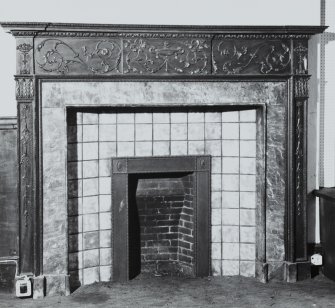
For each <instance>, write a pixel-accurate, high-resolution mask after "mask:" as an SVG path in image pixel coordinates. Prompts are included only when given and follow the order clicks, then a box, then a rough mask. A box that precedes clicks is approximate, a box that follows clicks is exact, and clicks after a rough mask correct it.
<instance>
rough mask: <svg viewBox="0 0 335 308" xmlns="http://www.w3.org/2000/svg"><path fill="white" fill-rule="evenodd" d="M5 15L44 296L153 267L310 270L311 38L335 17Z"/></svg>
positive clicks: (22, 185)
mask: <svg viewBox="0 0 335 308" xmlns="http://www.w3.org/2000/svg"><path fill="white" fill-rule="evenodd" d="M3 27H4V28H6V29H9V30H10V31H11V33H12V34H13V35H14V36H15V37H16V39H17V76H16V83H17V89H16V98H17V101H18V113H19V129H18V133H19V136H18V138H19V150H18V151H19V161H20V168H19V172H20V182H19V191H20V230H21V231H20V232H21V233H20V261H19V273H21V274H27V275H30V276H32V277H33V279H34V294H35V297H38V296H42V295H43V294H44V293H43V292H44V288H45V290H46V294H55V293H58V294H59V293H61V294H65V293H67V292H68V291H69V289H70V286H71V287H76V286H79V285H85V284H89V283H92V282H94V281H109V280H114V281H125V280H128V279H131V278H133V277H135V276H136V275H137V274H139V273H140V272H149V273H150V274H151V275H155V274H156V275H165V274H166V273H168V274H177V275H186V276H191V277H193V276H207V275H216V276H221V275H222V276H229V275H245V276H252V277H257V278H258V279H259V280H261V281H264V282H265V281H267V280H268V279H273V278H279V279H285V280H287V281H296V280H297V279H303V278H306V277H309V276H310V263H309V259H308V254H307V238H306V234H307V233H306V230H307V229H306V223H307V220H306V196H307V192H306V172H307V171H306V170H307V167H306V166H307V160H306V157H307V153H306V127H307V116H306V110H307V103H308V79H309V75H308V69H307V60H308V39H309V37H310V36H311V35H313V34H315V33H319V32H321V31H323V30H324V28H322V27H299V26H296V27H174V26H163V27H161V26H160V27H149V26H112V25H75V24H74V25H69V24H43V23H41V24H39V23H28V24H25V23H22V24H19V23H6V24H3ZM163 222H164V223H163Z"/></svg>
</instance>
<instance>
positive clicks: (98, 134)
mask: <svg viewBox="0 0 335 308" xmlns="http://www.w3.org/2000/svg"><path fill="white" fill-rule="evenodd" d="M98 228H99V231H98V243H99V246H98V247H99V260H98V262H99V263H98V264H99V273H98V276H99V281H101V277H100V269H101V264H100V260H101V258H100V249H101V247H100V114H99V113H98Z"/></svg>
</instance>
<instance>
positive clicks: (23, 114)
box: [19, 103, 32, 228]
mask: <svg viewBox="0 0 335 308" xmlns="http://www.w3.org/2000/svg"><path fill="white" fill-rule="evenodd" d="M19 106H20V181H21V182H20V183H21V185H20V191H21V208H22V211H23V216H24V221H25V224H24V225H25V228H27V227H28V221H29V213H30V208H31V195H32V194H31V187H32V186H31V185H32V172H31V170H32V166H31V160H32V153H31V151H32V148H31V144H32V106H31V103H20V104H19Z"/></svg>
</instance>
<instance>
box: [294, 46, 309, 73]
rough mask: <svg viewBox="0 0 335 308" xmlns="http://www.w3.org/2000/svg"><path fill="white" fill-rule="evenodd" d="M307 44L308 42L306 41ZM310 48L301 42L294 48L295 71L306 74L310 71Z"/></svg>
mask: <svg viewBox="0 0 335 308" xmlns="http://www.w3.org/2000/svg"><path fill="white" fill-rule="evenodd" d="M306 44H307V43H306ZM307 55H308V48H307V46H304V44H303V43H302V42H299V43H298V44H297V46H296V47H295V48H294V73H295V74H297V75H304V74H307V73H308V65H307Z"/></svg>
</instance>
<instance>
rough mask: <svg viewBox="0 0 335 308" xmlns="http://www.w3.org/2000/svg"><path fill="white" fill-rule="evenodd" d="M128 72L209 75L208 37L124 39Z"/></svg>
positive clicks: (125, 67)
mask: <svg viewBox="0 0 335 308" xmlns="http://www.w3.org/2000/svg"><path fill="white" fill-rule="evenodd" d="M123 48H124V56H123V57H124V73H125V74H155V73H162V74H164V73H165V74H166V73H177V74H182V73H184V74H187V75H196V74H208V73H209V70H210V67H209V64H210V63H209V59H210V45H209V44H208V43H207V41H206V40H201V39H191V40H185V41H181V40H164V41H163V40H150V39H147V40H144V39H134V40H124V44H123Z"/></svg>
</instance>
